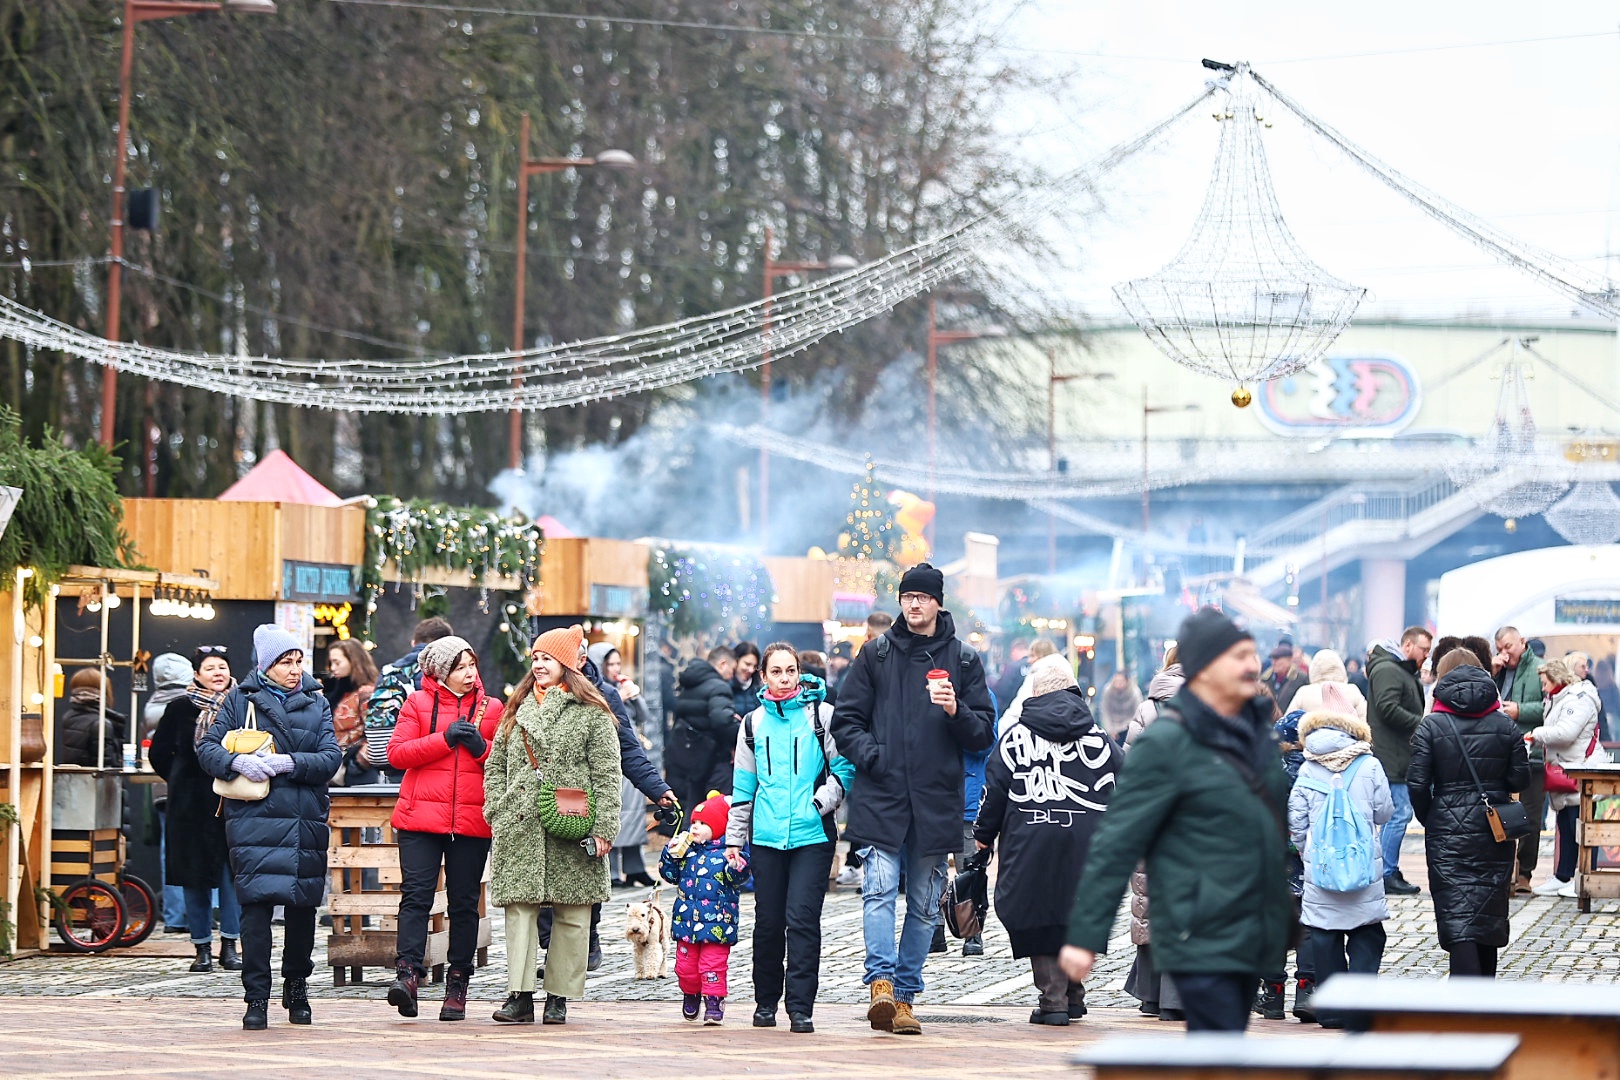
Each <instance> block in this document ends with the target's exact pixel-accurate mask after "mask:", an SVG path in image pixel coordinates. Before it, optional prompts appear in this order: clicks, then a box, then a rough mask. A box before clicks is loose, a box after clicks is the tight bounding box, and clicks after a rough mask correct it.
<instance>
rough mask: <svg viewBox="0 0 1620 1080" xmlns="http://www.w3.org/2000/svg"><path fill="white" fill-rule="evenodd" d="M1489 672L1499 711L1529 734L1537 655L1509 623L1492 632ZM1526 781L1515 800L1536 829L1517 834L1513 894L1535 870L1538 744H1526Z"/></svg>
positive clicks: (1538, 708) (1538, 706) (1535, 714)
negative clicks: (1493, 651)
mask: <svg viewBox="0 0 1620 1080" xmlns="http://www.w3.org/2000/svg"><path fill="white" fill-rule="evenodd" d="M1491 672H1492V674H1494V675H1495V676H1496V685H1497V687H1498V689H1499V690H1500V691H1501V693H1502V711H1503V712H1504V713H1506V714H1507V717H1508V719H1509V720H1512V721H1513V722H1514V723H1516V724H1518V725H1519V730H1520V731H1522V732H1524V733H1525V734H1529V733H1530V732H1531V731H1534V730H1535V729H1536V728H1538V727H1540V726H1541V719H1542V716H1543V715H1544V714H1545V712H1546V708H1547V707H1546V705H1545V704H1543V703H1542V700H1541V657H1539V656H1537V655H1536V654H1535V653H1534V652H1533V651H1531V649H1530V647H1529V645H1528V643H1527V642H1526V641H1525V640H1524V635H1523V634H1521V633H1519V631H1518V630H1517V629H1516V628H1514V627H1512V626H1504V627H1502V629H1500V630H1498V631H1497V632H1496V656H1495V657H1494V658H1493V660H1492V661H1491ZM1529 749H1530V783H1529V784H1527V785H1526V786H1525V789H1524V790H1523V791H1521V792H1519V801H1520V802H1522V803H1524V809H1525V812H1526V813H1528V814H1529V815H1530V821H1531V822H1532V823H1533V824H1534V825H1535V827H1536V831H1535V832H1532V833H1527V834H1526V835H1524V836H1521V837H1519V876H1518V879H1517V880H1516V881H1515V882H1514V883H1513V891H1514V893H1515V894H1520V895H1522V894H1527V893H1529V892H1530V876H1531V875H1532V874H1534V873H1535V872H1536V856H1537V854H1538V853H1539V850H1540V848H1541V816H1542V813H1543V811H1544V809H1545V808H1544V806H1543V804H1544V803H1545V802H1546V801H1547V773H1546V764H1545V763H1546V757H1545V755H1544V754H1543V753H1542V748H1541V744H1540V743H1539V742H1538V743H1531V744H1530V747H1529Z"/></svg>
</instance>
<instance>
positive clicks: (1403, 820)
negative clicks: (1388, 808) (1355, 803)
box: [1378, 781, 1412, 877]
mask: <svg viewBox="0 0 1620 1080" xmlns="http://www.w3.org/2000/svg"><path fill="white" fill-rule="evenodd" d="M1389 799H1390V802H1392V803H1394V804H1395V816H1394V817H1392V818H1390V819H1389V820H1388V821H1386V822H1384V825H1383V827H1382V828H1381V829H1379V831H1378V846H1379V848H1380V849H1382V851H1383V855H1384V875H1385V876H1386V877H1387V876H1388V875H1390V874H1393V873H1395V872H1396V871H1397V870H1399V869H1400V868H1401V841H1402V840H1404V839H1406V827H1407V826H1408V825H1410V824H1411V823H1412V796H1411V795H1410V794H1409V793H1408V792H1407V790H1406V785H1405V784H1397V783H1395V782H1393V781H1391V782H1390V785H1389Z"/></svg>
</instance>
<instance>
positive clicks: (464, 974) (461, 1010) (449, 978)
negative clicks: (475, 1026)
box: [439, 968, 472, 1020]
mask: <svg viewBox="0 0 1620 1080" xmlns="http://www.w3.org/2000/svg"><path fill="white" fill-rule="evenodd" d="M471 978H472V972H470V971H463V970H462V969H461V968H451V969H450V973H449V974H448V975H446V976H445V977H444V1004H443V1005H441V1006H439V1019H440V1020H465V1019H467V983H468V981H469V980H470V979H471Z"/></svg>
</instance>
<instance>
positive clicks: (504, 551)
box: [361, 495, 545, 634]
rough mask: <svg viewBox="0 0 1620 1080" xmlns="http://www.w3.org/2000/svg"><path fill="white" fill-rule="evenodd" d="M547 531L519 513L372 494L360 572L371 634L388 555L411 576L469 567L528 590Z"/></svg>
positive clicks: (479, 579)
mask: <svg viewBox="0 0 1620 1080" xmlns="http://www.w3.org/2000/svg"><path fill="white" fill-rule="evenodd" d="M544 549H545V534H544V533H543V532H542V531H541V529H540V526H539V525H537V524H535V523H534V522H532V521H528V520H525V519H524V518H521V517H507V518H503V517H501V516H500V515H499V514H497V513H496V512H495V511H493V510H480V509H476V508H473V507H456V506H447V505H445V504H444V503H434V502H427V501H425V500H420V499H417V500H412V501H410V502H402V501H401V500H399V499H396V498H394V497H393V496H391V495H385V496H380V497H377V498H374V499H371V500H370V501H369V503H368V508H367V510H366V561H365V567H364V570H363V572H362V580H363V585H364V591H365V601H366V613H365V619H364V621H363V622H362V631H361V632H362V633H364V634H369V633H370V630H371V617H372V615H374V614H375V613H376V611H377V594H378V593H380V592H381V591H382V587H383V568H384V567H385V566H386V565H387V564H388V562H389V561H390V560H392V561H393V563H394V565H396V566H397V567H399V572H400V576H401V577H403V578H405V579H407V580H409V579H411V578H414V577H416V576H417V575H419V574H420V573H421V572H422V571H424V570H427V569H439V570H450V571H465V572H466V573H467V574H469V575H470V576H471V577H472V580H473V581H474V582H475V583H484V582H486V580H487V579H488V578H489V577H492V576H493V577H514V578H517V579H518V581H520V582H521V583H522V586H523V589H524V590H525V591H527V590H529V589H531V588H533V587H534V586H535V585H536V584H537V583H538V582H539V581H540V555H541V552H542V551H544Z"/></svg>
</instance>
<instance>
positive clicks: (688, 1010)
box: [681, 994, 776, 1027]
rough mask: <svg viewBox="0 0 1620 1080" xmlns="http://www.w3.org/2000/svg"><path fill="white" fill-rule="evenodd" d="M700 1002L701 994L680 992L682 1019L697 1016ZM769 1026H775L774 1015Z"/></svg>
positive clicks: (695, 1017)
mask: <svg viewBox="0 0 1620 1080" xmlns="http://www.w3.org/2000/svg"><path fill="white" fill-rule="evenodd" d="M702 1004H703V995H702V994H682V995H681V1016H682V1017H683V1018H684V1019H687V1020H696V1019H697V1018H698V1007H699V1006H700V1005H702ZM770 1026H771V1027H775V1026H776V1017H775V1016H772V1017H771V1024H770Z"/></svg>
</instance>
